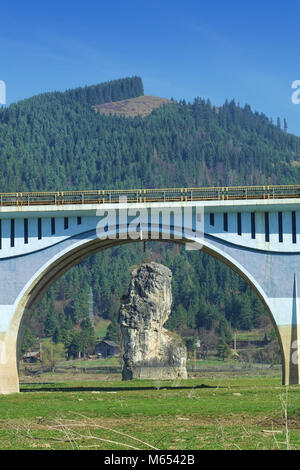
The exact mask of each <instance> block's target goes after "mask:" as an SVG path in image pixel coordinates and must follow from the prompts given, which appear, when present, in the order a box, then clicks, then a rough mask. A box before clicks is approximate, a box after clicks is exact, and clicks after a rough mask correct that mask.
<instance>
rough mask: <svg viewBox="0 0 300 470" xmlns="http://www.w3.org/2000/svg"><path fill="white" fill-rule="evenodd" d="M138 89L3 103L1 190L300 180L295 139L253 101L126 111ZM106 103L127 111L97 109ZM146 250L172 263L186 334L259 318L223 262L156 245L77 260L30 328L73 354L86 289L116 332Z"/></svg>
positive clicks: (249, 324) (179, 320) (134, 84)
mask: <svg viewBox="0 0 300 470" xmlns="http://www.w3.org/2000/svg"><path fill="white" fill-rule="evenodd" d="M143 95H144V90H143V83H142V80H141V79H140V78H139V77H131V78H126V79H120V80H115V81H113V82H107V83H104V84H100V85H94V86H92V87H85V88H78V89H76V90H68V91H66V92H64V93H57V92H55V93H46V94H42V95H38V96H36V97H33V98H31V99H27V100H24V101H22V102H20V103H17V104H13V105H11V106H9V107H8V108H5V109H1V110H0V183H1V191H2V192H10V191H26V190H29V191H30V190H68V189H77V190H80V189H101V188H103V189H106V188H111V189H113V188H120V189H121V188H132V187H141V188H142V187H145V188H147V187H148V188H149V187H172V186H173V187H174V186H178V187H184V186H205V185H221V186H227V185H239V184H241V185H243V184H293V183H299V175H300V166H299V165H295V163H294V162H297V161H298V160H299V156H300V139H299V138H298V137H295V136H293V135H291V134H288V133H287V132H284V131H283V130H282V129H280V126H278V125H276V126H275V125H274V124H273V123H272V121H271V120H270V119H268V118H267V117H266V116H265V115H264V114H261V113H258V112H253V111H252V110H251V108H250V106H249V105H246V106H244V107H240V106H237V105H236V104H235V103H234V101H232V102H230V103H229V102H225V103H224V105H223V106H219V107H218V108H215V107H214V106H213V105H212V104H211V103H210V101H209V100H204V99H201V98H195V100H194V101H193V103H186V102H185V101H181V102H171V103H165V104H164V105H163V106H160V107H159V108H157V109H153V110H152V112H151V113H150V114H147V115H144V114H143V115H142V114H141V113H140V112H139V113H138V115H136V116H135V117H132V118H131V119H128V118H127V117H126V116H127V114H126V113H128V112H132V111H130V110H129V108H130V107H132V104H129V105H126V104H124V102H126V101H127V103H128V102H129V103H135V106H138V108H136V109H139V110H141V107H142V103H146V102H147V100H148V98H147V96H146V98H145V97H144V96H143ZM131 100H133V101H131ZM145 100H146V101H145ZM154 101H155V100H154ZM154 101H153V103H154ZM120 102H123V105H122V106H123V108H122V106H121V105H120V104H119V103H120ZM159 102H160V103H161V101H160V100H159V101H157V103H156V104H158V103H159ZM137 103H138V104H139V105H137ZM153 103H152V105H153ZM105 104H108V108H105V109H114V110H115V111H119V112H120V111H122V109H123V111H124V110H125V111H124V112H125V115H123V114H122V115H113V114H112V113H111V112H109V114H108V115H106V114H103V113H102V112H101V111H100V112H95V110H94V109H93V106H99V105H100V107H101V105H105ZM143 106H144V105H143ZM144 109H145V108H144ZM148 109H149V108H148ZM123 111H122V112H123ZM135 112H137V111H136V110H135ZM145 256H152V258H153V259H155V260H156V261H159V262H162V263H164V264H166V265H167V266H169V267H170V268H171V269H172V272H173V298H174V306H173V311H172V314H171V316H170V319H169V320H168V328H170V329H173V330H177V331H178V332H180V333H182V334H193V332H194V331H195V328H197V329H206V330H207V331H213V332H215V333H216V334H217V335H218V336H222V337H225V338H227V340H229V338H230V334H231V329H232V328H238V329H245V330H247V329H251V328H253V327H255V328H258V327H260V326H262V325H265V324H266V317H265V312H264V309H263V307H262V305H261V303H260V301H259V300H258V299H257V297H256V295H255V294H254V293H253V292H252V291H251V289H250V288H249V287H248V286H247V285H246V284H245V282H244V281H242V280H241V279H240V278H239V277H238V276H237V275H236V274H235V273H233V272H232V271H231V270H230V269H229V268H227V267H225V266H223V265H222V264H220V263H219V262H217V261H216V260H214V259H212V258H211V257H208V256H205V255H203V254H202V253H187V252H186V251H185V250H183V249H180V248H179V247H178V246H173V245H162V244H154V243H153V244H148V247H147V252H146V253H144V252H143V247H142V246H141V245H139V244H135V245H131V246H123V247H120V248H117V249H114V250H107V251H105V252H103V253H100V254H98V255H95V256H93V257H91V258H89V259H88V260H86V261H84V262H83V263H81V264H80V265H79V266H78V267H77V268H74V269H72V270H71V271H70V272H68V273H67V274H66V275H65V276H64V277H63V278H61V279H60V280H59V281H58V282H57V283H56V284H55V285H54V286H53V287H52V288H51V289H50V291H49V292H48V294H47V295H46V296H45V297H44V299H43V300H42V302H41V304H40V306H39V308H38V309H37V310H36V312H34V313H33V314H32V316H31V317H30V319H29V320H28V323H27V325H28V326H29V327H30V329H31V331H32V332H34V335H36V334H38V335H40V336H43V335H47V336H52V337H53V338H54V339H55V341H63V342H64V343H65V345H66V346H67V348H68V350H69V353H70V354H76V352H78V351H79V350H80V349H81V350H82V348H84V346H83V345H82V341H85V340H84V335H83V336H82V335H81V331H82V330H83V329H86V328H88V321H87V311H88V296H89V289H90V286H91V287H92V290H93V294H94V310H95V314H96V315H101V316H102V317H104V318H106V319H109V320H112V324H111V325H112V327H111V329H110V335H116V334H117V328H116V323H117V315H118V309H119V304H120V298H121V297H122V295H123V294H124V293H125V292H126V291H127V287H128V282H129V279H130V267H131V266H132V265H133V264H138V263H139V262H140V261H141V260H142V259H144V258H145ZM267 323H268V322H267ZM28 331H29V330H27V336H25V337H27V339H28V338H29V337H30V335H29V333H28ZM80 335H81V336H80Z"/></svg>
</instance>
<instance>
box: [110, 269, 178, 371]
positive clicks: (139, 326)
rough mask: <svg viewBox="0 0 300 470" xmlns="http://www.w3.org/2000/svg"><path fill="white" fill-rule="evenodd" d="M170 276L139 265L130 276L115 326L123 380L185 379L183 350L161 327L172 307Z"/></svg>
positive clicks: (170, 273) (167, 273) (176, 340)
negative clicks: (118, 335) (118, 328)
mask: <svg viewBox="0 0 300 470" xmlns="http://www.w3.org/2000/svg"><path fill="white" fill-rule="evenodd" d="M171 280H172V272H171V271H170V269H169V268H167V267H166V266H163V265H161V264H158V263H154V262H151V263H143V264H142V265H141V266H139V267H138V268H136V269H135V270H134V271H133V272H132V279H131V283H130V286H129V291H128V296H127V299H126V302H125V303H124V304H122V305H121V308H120V315H119V322H120V329H121V335H122V343H123V350H124V355H123V370H122V377H123V380H131V379H146V378H147V379H174V378H178V377H180V378H187V372H186V356H187V352H186V347H185V344H184V342H183V340H182V339H181V338H180V337H179V336H178V335H177V334H175V333H173V332H169V331H167V330H166V329H165V328H164V327H163V325H164V323H165V322H166V321H167V319H168V317H169V315H170V312H171V304H172V290H171Z"/></svg>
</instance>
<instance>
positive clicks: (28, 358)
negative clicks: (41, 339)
mask: <svg viewBox="0 0 300 470" xmlns="http://www.w3.org/2000/svg"><path fill="white" fill-rule="evenodd" d="M40 359H41V355H40V351H33V352H28V353H26V354H24V355H23V357H22V360H23V361H24V362H30V363H34V362H37V361H39V360H40Z"/></svg>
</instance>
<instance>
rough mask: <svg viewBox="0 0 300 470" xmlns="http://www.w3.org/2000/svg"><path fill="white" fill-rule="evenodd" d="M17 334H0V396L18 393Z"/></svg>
mask: <svg viewBox="0 0 300 470" xmlns="http://www.w3.org/2000/svg"><path fill="white" fill-rule="evenodd" d="M17 334H18V332H6V333H0V394H9V393H16V392H19V374H18V366H17V354H16V349H17V347H16V346H17V345H16V343H17Z"/></svg>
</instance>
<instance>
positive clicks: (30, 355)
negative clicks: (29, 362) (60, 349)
mask: <svg viewBox="0 0 300 470" xmlns="http://www.w3.org/2000/svg"><path fill="white" fill-rule="evenodd" d="M38 354H40V351H33V352H28V353H26V354H23V357H34V356H37V355H38Z"/></svg>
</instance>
